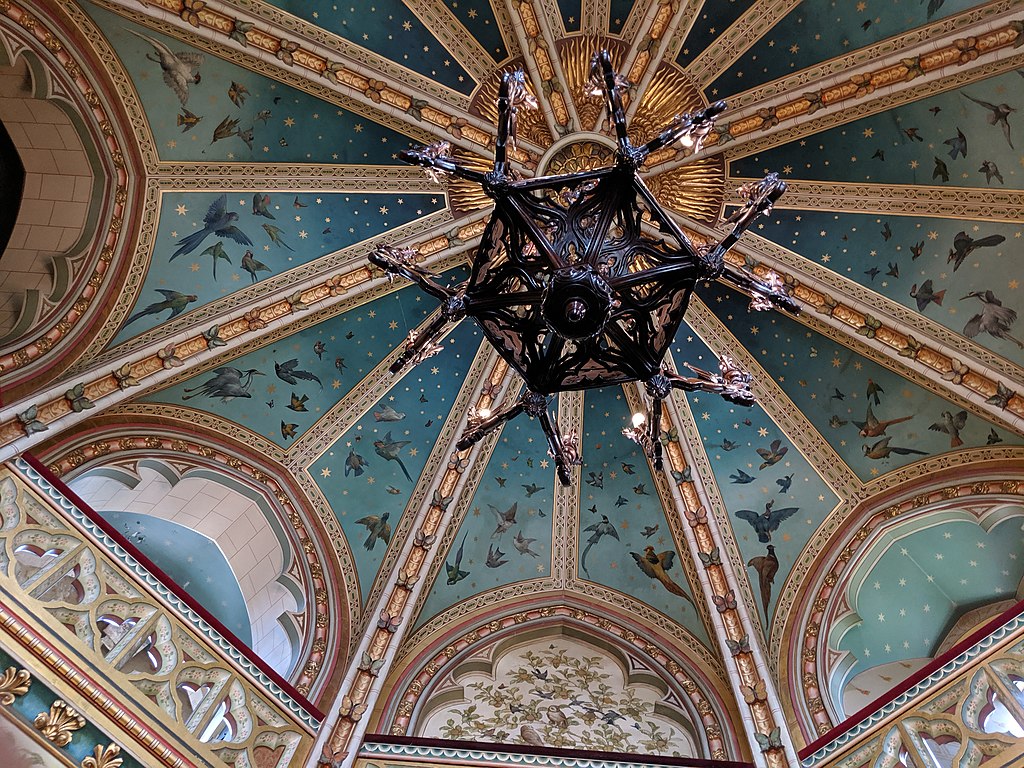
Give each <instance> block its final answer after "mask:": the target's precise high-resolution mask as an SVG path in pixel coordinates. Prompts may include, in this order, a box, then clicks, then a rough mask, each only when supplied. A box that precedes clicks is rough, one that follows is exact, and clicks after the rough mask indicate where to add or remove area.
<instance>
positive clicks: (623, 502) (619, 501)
mask: <svg viewBox="0 0 1024 768" xmlns="http://www.w3.org/2000/svg"><path fill="white" fill-rule="evenodd" d="M627 504H629V499H627V498H626V497H625V496H619V498H617V499H616V500H615V506H616V507H624V506H626V505H627Z"/></svg>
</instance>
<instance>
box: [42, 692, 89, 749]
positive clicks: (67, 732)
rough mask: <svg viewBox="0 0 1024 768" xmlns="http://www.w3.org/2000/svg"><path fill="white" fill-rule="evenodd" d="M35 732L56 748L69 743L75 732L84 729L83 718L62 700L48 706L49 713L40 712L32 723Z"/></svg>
mask: <svg viewBox="0 0 1024 768" xmlns="http://www.w3.org/2000/svg"><path fill="white" fill-rule="evenodd" d="M32 723H33V725H35V727H36V730H37V731H39V732H40V733H41V734H43V736H45V737H46V738H47V739H49V740H50V741H52V742H53V743H54V744H56V745H57V746H58V747H66V746H67V745H68V744H70V743H71V739H72V737H73V736H74V733H75V731H77V730H79V729H81V728H84V727H85V718H84V717H82V716H81V715H80V714H78V713H77V712H76V711H75V710H74V709H72V708H71V705H70V704H68V703H67V702H66V701H64V700H63V699H57V700H56V701H55V702H53V704H51V705H50V711H49V712H40V713H39V714H38V715H36V719H35V720H34V721H32Z"/></svg>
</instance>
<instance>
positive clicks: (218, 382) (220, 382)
mask: <svg viewBox="0 0 1024 768" xmlns="http://www.w3.org/2000/svg"><path fill="white" fill-rule="evenodd" d="M262 375H263V372H262V371H257V370H256V369H255V368H249V369H247V370H244V371H240V370H239V369H238V368H232V367H231V366H224V367H223V368H217V369H216V370H214V372H213V378H211V379H207V380H206V381H205V382H203V383H202V384H200V385H199V386H197V387H191V388H190V387H186V388H185V394H184V395H182V397H181V399H182V400H191V399H192V398H193V397H199V396H200V395H203V396H205V397H219V398H220V401H221V402H222V403H226V402H227V401H228V400H232V399H234V398H236V397H252V395H251V394H249V388H250V387H251V386H252V378H253V376H262ZM193 393H194V394H193Z"/></svg>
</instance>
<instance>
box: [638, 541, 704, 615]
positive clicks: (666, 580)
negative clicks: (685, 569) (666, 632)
mask: <svg viewBox="0 0 1024 768" xmlns="http://www.w3.org/2000/svg"><path fill="white" fill-rule="evenodd" d="M629 554H630V555H632V556H633V560H635V561H636V565H637V567H638V568H639V569H640V570H641V571H643V572H644V573H645V574H646V575H647V576H648V577H649V578H652V579H656V580H658V581H659V582H661V585H662V586H663V587H665V589H667V590H668V591H669V592H671V593H672V594H673V595H679V597H682V598H685V599H686V600H687V601H688V602H689V603H690V604H691V605H692V604H693V598H691V597H690V596H689V595H688V594H686V590H684V589H683V588H682V587H681V586H679V585H678V584H676V583H675V581H673V580H672V577H671V576H669V575H668V571H670V570H672V564H673V563H675V557H676V553H675V552H673V551H672V550H668V551H666V552H660V553H656V552H655V551H654V547H652V546H650V545H648V546H646V547H644V553H643V554H642V555H641V554H639V553H637V552H630V553H629ZM694 607H696V606H694Z"/></svg>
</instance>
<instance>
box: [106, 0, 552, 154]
mask: <svg viewBox="0 0 1024 768" xmlns="http://www.w3.org/2000/svg"><path fill="white" fill-rule="evenodd" d="M144 1H145V5H144V6H143V9H142V16H143V18H144V19H146V22H147V23H148V24H149V26H151V27H152V28H154V29H156V30H158V31H160V32H164V33H167V34H171V35H173V36H175V37H177V38H179V39H181V40H183V41H185V42H188V43H190V44H192V45H195V46H196V47H198V48H201V49H204V50H207V51H209V52H210V53H212V54H214V55H217V56H219V57H220V58H223V59H226V60H228V61H232V62H235V63H237V64H239V65H240V66H244V67H246V68H248V69H253V70H258V71H261V72H264V73H269V72H271V71H273V77H274V78H275V79H277V80H278V81H280V82H282V83H285V84H288V85H292V86H294V87H296V88H299V89H301V90H304V91H306V92H308V93H311V94H313V95H315V96H317V97H319V98H321V99H324V100H325V101H327V102H329V103H332V104H338V105H339V106H341V107H344V108H346V109H349V110H351V111H353V112H356V113H357V114H360V115H363V116H364V117H367V118H368V119H371V120H374V121H375V122H377V123H379V124H381V125H384V126H386V127H388V128H392V129H394V130H397V131H399V132H401V133H404V134H406V135H408V136H411V137H412V138H414V139H415V140H417V141H421V142H423V143H424V144H429V143H430V142H432V141H435V140H436V139H437V137H438V134H443V135H444V136H445V138H446V139H447V140H448V141H450V142H451V143H452V144H453V145H455V146H462V147H465V148H466V149H469V150H471V151H479V150H480V149H481V148H486V149H489V148H490V147H491V146H492V144H493V137H492V136H491V128H492V127H491V126H490V125H489V124H487V123H485V122H484V121H481V120H480V119H479V118H477V117H475V116H474V115H473V114H471V113H470V112H469V111H468V106H469V99H468V97H466V96H464V95H463V94H459V93H457V92H454V91H451V90H450V89H448V88H444V87H443V86H438V85H437V83H435V82H434V81H433V80H427V79H425V78H424V77H423V76H422V75H418V74H416V73H414V72H412V71H410V70H408V69H406V68H404V67H401V66H398V65H396V64H394V63H393V62H391V61H390V60H387V59H384V58H383V57H380V56H378V55H376V54H373V53H371V52H370V51H368V50H366V49H363V48H360V47H359V46H356V45H353V44H352V43H350V42H348V41H347V40H344V39H343V38H341V37H338V36H336V35H330V34H328V33H326V32H324V31H323V30H321V29H319V28H317V27H313V26H311V25H309V24H306V23H304V22H301V21H299V20H298V19H296V18H295V17H293V16H290V15H288V14H284V13H282V12H280V11H277V10H276V9H273V8H269V7H267V6H263V5H262V4H254V3H249V2H247V1H246V0H239V3H238V5H239V6H245V7H246V9H247V10H251V11H253V12H259V13H260V14H261V15H262V17H257V16H251V17H248V18H247V19H246V20H245V21H244V22H243V23H246V24H252V25H253V27H252V28H249V29H248V31H247V32H246V33H245V34H241V33H237V32H235V24H236V22H237V21H243V20H242V19H241V18H240V17H238V18H236V17H232V16H230V15H227V14H226V13H224V12H222V11H214V10H212V9H211V8H209V7H207V8H204V9H203V10H202V11H200V12H199V14H198V16H197V19H198V21H197V23H198V24H199V25H200V27H201V28H203V29H206V30H209V31H211V32H213V33H214V34H213V36H212V37H213V40H211V39H210V37H209V36H202V35H198V34H196V33H195V30H194V28H193V27H191V26H189V24H188V23H187V22H185V21H183V20H181V19H179V18H177V16H176V15H175V16H174V17H173V18H172V19H168V16H167V15H166V14H164V13H161V12H160V11H161V9H163V10H172V11H173V12H174V13H175V14H176V13H177V8H178V5H179V3H178V2H177V0H144ZM100 3H101V5H103V6H104V7H105V8H108V9H110V10H113V11H115V12H118V13H121V14H123V15H131V17H132V18H133V19H138V18H139V16H140V12H139V8H138V4H137V3H129V2H128V1H127V0H100ZM225 7H227V9H228V10H232V9H231V7H230V6H227V5H226V6H225ZM157 14H159V15H157ZM243 15H244V14H243ZM239 38H241V41H240V40H239ZM243 41H244V42H243ZM271 57H273V58H271ZM395 83H400V84H401V85H400V86H395V85H394V84H395ZM542 151H543V150H542V149H541V148H539V147H536V146H531V145H530V142H528V141H520V142H519V149H518V151H517V152H516V153H514V157H515V159H517V160H519V161H522V162H525V163H526V164H527V165H529V164H530V163H531V162H532V161H533V160H532V158H533V157H534V156H535V157H536V158H539V157H540V154H541V152H542Z"/></svg>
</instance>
